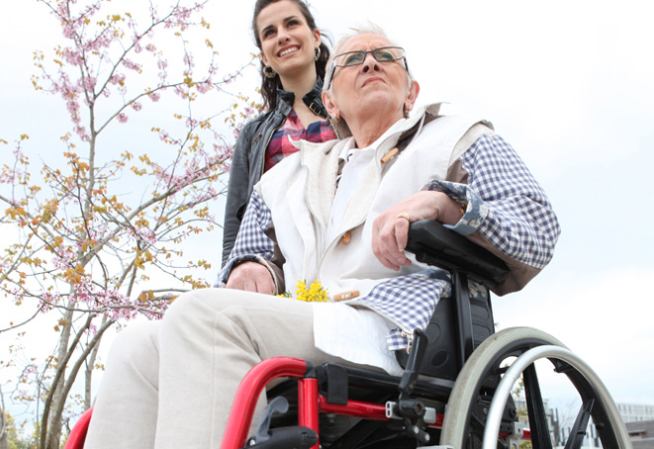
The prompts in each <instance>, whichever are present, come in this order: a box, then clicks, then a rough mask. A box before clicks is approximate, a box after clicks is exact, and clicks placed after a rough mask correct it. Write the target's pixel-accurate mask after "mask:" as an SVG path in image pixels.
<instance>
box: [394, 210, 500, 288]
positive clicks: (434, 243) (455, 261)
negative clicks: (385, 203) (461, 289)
mask: <svg viewBox="0 0 654 449" xmlns="http://www.w3.org/2000/svg"><path fill="white" fill-rule="evenodd" d="M406 249H407V250H408V251H410V252H412V253H414V254H415V255H416V259H417V260H418V261H419V262H423V263H427V264H429V265H434V266H437V267H439V268H443V269H444V270H447V271H451V272H454V271H461V272H465V273H467V274H468V278H470V279H473V280H475V281H477V282H481V283H482V284H484V285H486V286H487V287H490V288H494V287H496V286H497V285H498V284H499V282H500V280H501V279H502V277H503V276H505V275H506V274H507V273H508V272H509V269H508V267H507V266H506V264H505V263H504V261H503V260H502V259H500V258H499V257H497V256H496V255H494V254H493V253H491V252H490V251H488V250H487V249H485V248H482V247H481V246H479V245H477V244H475V243H473V242H471V241H470V240H468V239H467V238H465V237H463V236H462V235H461V234H457V233H456V232H454V231H452V230H450V229H447V228H446V227H444V226H443V225H442V224H441V223H437V222H435V221H433V220H422V221H417V222H415V223H412V224H411V226H410V228H409V241H408V244H407V248H406Z"/></svg>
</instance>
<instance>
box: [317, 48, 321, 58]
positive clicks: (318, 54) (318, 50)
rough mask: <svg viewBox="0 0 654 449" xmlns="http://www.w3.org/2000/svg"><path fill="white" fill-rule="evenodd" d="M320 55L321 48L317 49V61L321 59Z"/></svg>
mask: <svg viewBox="0 0 654 449" xmlns="http://www.w3.org/2000/svg"><path fill="white" fill-rule="evenodd" d="M320 53H321V50H320V47H316V61H317V60H318V59H320Z"/></svg>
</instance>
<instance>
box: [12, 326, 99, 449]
mask: <svg viewBox="0 0 654 449" xmlns="http://www.w3.org/2000/svg"><path fill="white" fill-rule="evenodd" d="M105 323H106V318H105V319H103V321H102V324H103V326H104V324H105ZM101 343H102V340H101V339H100V340H98V343H97V344H96V345H95V348H93V351H91V355H90V356H89V359H88V362H87V363H86V369H85V371H84V410H88V409H90V408H91V403H92V400H93V398H92V397H91V381H92V379H93V367H94V365H95V359H96V357H97V356H98V351H99V350H100V344H101ZM0 449H2V448H0Z"/></svg>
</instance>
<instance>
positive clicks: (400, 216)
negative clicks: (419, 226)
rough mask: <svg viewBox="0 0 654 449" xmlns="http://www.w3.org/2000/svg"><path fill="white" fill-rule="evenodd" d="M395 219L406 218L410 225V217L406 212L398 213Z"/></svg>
mask: <svg viewBox="0 0 654 449" xmlns="http://www.w3.org/2000/svg"><path fill="white" fill-rule="evenodd" d="M395 218H406V219H407V220H408V221H409V223H411V217H410V216H409V214H407V213H406V212H400V213H399V214H397V217H395Z"/></svg>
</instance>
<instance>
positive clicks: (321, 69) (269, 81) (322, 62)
mask: <svg viewBox="0 0 654 449" xmlns="http://www.w3.org/2000/svg"><path fill="white" fill-rule="evenodd" d="M278 1H281V0H257V2H256V3H255V5H254V14H253V15H252V32H253V33H254V39H255V41H256V42H257V47H259V50H262V48H261V39H259V30H257V17H259V13H260V12H261V10H262V9H264V8H265V7H266V6H268V5H271V4H272V3H276V2H278ZM289 1H292V2H293V3H295V4H296V5H297V6H298V7H299V8H300V11H301V12H302V15H303V16H304V19H305V20H306V21H307V25H309V28H311V30H312V31H314V30H317V29H318V26H317V25H316V21H315V19H314V18H313V15H312V14H311V11H309V7H308V6H307V4H306V3H305V2H303V1H302V0H289ZM324 39H325V37H324V36H323V39H322V40H321V42H320V57H319V58H318V60H317V61H316V74H317V75H318V78H320V79H325V66H326V65H327V60H328V59H329V55H330V53H329V48H328V47H327V45H325V42H324ZM264 67H265V65H264V63H263V61H262V62H261V67H260V68H259V72H260V74H261V96H262V97H263V107H264V109H265V110H271V109H274V108H275V106H276V105H277V88H278V87H281V80H280V79H279V75H275V77H274V78H268V77H267V76H266V75H264V73H263V69H264Z"/></svg>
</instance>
